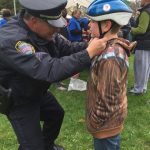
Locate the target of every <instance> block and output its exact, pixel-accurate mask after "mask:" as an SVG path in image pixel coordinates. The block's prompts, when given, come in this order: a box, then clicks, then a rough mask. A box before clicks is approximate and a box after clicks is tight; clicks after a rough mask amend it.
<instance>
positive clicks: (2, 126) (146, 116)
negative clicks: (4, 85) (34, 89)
mask: <svg viewBox="0 0 150 150" xmlns="http://www.w3.org/2000/svg"><path fill="white" fill-rule="evenodd" d="M87 74H88V71H84V72H82V73H81V76H80V79H83V80H87ZM65 83H66V84H68V83H69V80H65ZM133 83H134V76H133V56H132V57H131V58H130V68H129V75H128V88H130V87H131V86H132V85H133ZM149 88H150V87H149ZM149 88H148V89H149ZM50 90H51V91H52V92H53V94H54V95H55V96H56V97H57V99H58V101H59V102H60V104H61V105H62V106H63V108H64V110H65V118H64V122H63V125H62V129H61V133H60V135H59V137H58V139H57V143H58V144H60V145H63V146H64V147H65V148H66V150H92V149H93V146H92V137H91V135H90V134H89V133H88V132H87V130H86V126H85V121H84V115H85V112H84V110H85V98H86V92H78V91H69V92H67V91H59V90H57V89H56V87H55V85H52V86H51V88H50ZM121 135H122V140H121V149H122V150H150V92H149V90H148V92H147V94H145V95H141V96H133V95H129V94H128V117H127V119H126V121H125V125H124V130H123V132H122V134H121ZM17 147H18V145H17V141H16V137H15V134H14V132H13V131H12V128H11V126H10V124H9V122H8V121H7V118H6V117H5V116H3V115H0V150H17Z"/></svg>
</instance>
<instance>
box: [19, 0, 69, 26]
mask: <svg viewBox="0 0 150 150" xmlns="http://www.w3.org/2000/svg"><path fill="white" fill-rule="evenodd" d="M19 2H20V4H21V5H22V6H23V7H24V8H25V9H26V10H27V12H28V13H30V14H31V15H33V16H36V17H39V18H41V19H46V20H47V21H48V23H49V24H51V25H52V26H54V27H65V26H66V21H65V19H64V18H63V17H62V15H61V11H62V10H63V9H64V8H65V6H66V4H67V0H19Z"/></svg>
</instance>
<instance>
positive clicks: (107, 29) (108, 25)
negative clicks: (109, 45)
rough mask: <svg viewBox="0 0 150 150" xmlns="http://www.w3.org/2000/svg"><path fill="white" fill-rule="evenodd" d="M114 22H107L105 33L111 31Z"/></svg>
mask: <svg viewBox="0 0 150 150" xmlns="http://www.w3.org/2000/svg"><path fill="white" fill-rule="evenodd" d="M111 26H112V22H111V21H110V20H107V21H105V27H104V32H107V31H109V30H110V29H111Z"/></svg>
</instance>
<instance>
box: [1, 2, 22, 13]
mask: <svg viewBox="0 0 150 150" xmlns="http://www.w3.org/2000/svg"><path fill="white" fill-rule="evenodd" d="M15 1H16V7H17V10H18V9H19V8H20V5H19V2H18V0H15ZM3 8H8V9H10V10H11V11H12V13H14V3H13V0H0V10H1V9H3Z"/></svg>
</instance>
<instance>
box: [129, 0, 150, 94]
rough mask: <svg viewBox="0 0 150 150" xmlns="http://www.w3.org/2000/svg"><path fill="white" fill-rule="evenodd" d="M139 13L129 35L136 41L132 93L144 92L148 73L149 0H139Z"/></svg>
mask: <svg viewBox="0 0 150 150" xmlns="http://www.w3.org/2000/svg"><path fill="white" fill-rule="evenodd" d="M139 12H140V15H139V16H138V18H137V22H136V27H133V28H132V29H131V35H132V38H133V39H134V40H136V41H137V46H136V49H135V56H134V87H133V88H132V89H131V90H130V91H129V92H130V93H132V94H144V93H146V91H147V83H148V79H149V74H150V0H141V9H139Z"/></svg>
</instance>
